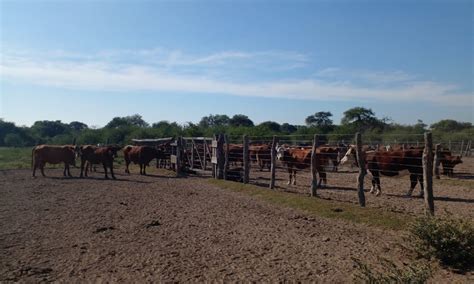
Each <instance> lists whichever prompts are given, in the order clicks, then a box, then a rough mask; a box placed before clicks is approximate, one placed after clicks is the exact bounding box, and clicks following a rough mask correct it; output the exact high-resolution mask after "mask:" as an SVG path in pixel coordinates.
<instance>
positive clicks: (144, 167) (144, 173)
mask: <svg viewBox="0 0 474 284" xmlns="http://www.w3.org/2000/svg"><path fill="white" fill-rule="evenodd" d="M143 175H144V176H146V164H143Z"/></svg>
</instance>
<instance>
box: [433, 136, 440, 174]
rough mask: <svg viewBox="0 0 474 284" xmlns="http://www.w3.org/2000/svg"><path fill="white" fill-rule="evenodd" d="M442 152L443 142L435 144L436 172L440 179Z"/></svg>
mask: <svg viewBox="0 0 474 284" xmlns="http://www.w3.org/2000/svg"><path fill="white" fill-rule="evenodd" d="M440 152H441V144H439V143H438V144H436V146H435V156H434V173H435V178H436V179H440V176H439V164H440V162H441V161H440V154H441V153H440Z"/></svg>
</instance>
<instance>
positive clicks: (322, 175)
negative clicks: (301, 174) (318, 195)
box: [318, 171, 328, 188]
mask: <svg viewBox="0 0 474 284" xmlns="http://www.w3.org/2000/svg"><path fill="white" fill-rule="evenodd" d="M327 183H328V181H327V176H326V172H325V171H319V185H318V187H319V188H324V187H326V186H327Z"/></svg>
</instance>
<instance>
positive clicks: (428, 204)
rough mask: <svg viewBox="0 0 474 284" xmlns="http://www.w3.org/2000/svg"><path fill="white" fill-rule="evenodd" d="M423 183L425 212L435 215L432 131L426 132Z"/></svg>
mask: <svg viewBox="0 0 474 284" xmlns="http://www.w3.org/2000/svg"><path fill="white" fill-rule="evenodd" d="M423 183H424V185H425V188H424V196H425V214H427V215H428V214H429V215H434V201H433V139H432V136H431V132H426V133H425V150H424V151H423Z"/></svg>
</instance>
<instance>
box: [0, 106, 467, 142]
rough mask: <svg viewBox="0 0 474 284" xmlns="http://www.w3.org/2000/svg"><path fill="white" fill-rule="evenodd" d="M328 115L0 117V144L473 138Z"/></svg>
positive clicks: (461, 128) (353, 113) (371, 117)
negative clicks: (295, 118) (258, 119)
mask: <svg viewBox="0 0 474 284" xmlns="http://www.w3.org/2000/svg"><path fill="white" fill-rule="evenodd" d="M332 116H333V115H332V113H331V112H328V111H320V112H316V113H314V114H312V115H309V116H308V117H307V118H306V119H305V124H304V125H292V124H289V123H282V124H280V123H277V122H274V121H265V122H262V123H260V124H257V125H255V124H254V122H253V121H252V120H251V119H250V118H249V117H248V116H246V115H243V114H236V115H234V116H232V117H229V116H227V115H225V114H211V115H208V116H204V117H202V118H201V120H200V121H199V122H198V123H192V122H188V123H185V124H178V123H176V122H169V121H159V122H156V123H152V124H149V123H148V122H146V121H145V120H144V119H143V118H142V116H141V115H139V114H135V115H131V116H125V117H114V118H113V119H112V120H111V121H110V122H109V123H107V124H106V125H105V126H104V127H102V128H93V127H89V126H88V125H87V124H85V123H82V122H80V121H73V122H71V123H63V122H61V121H60V120H55V121H52V120H42V121H36V122H35V123H34V124H33V125H32V126H31V127H25V126H16V125H15V124H14V123H13V122H7V121H4V120H3V119H0V146H3V147H5V146H6V147H25V146H34V145H38V144H70V143H72V141H76V143H78V144H98V143H103V144H104V143H109V144H121V145H124V144H128V143H130V142H131V139H133V138H137V139H144V138H160V137H177V136H194V137H196V136H207V137H209V136H212V135H214V134H217V133H225V134H228V135H231V136H241V135H244V134H247V135H249V136H272V135H295V136H296V135H307V136H311V135H313V134H322V135H323V137H331V136H333V137H337V138H334V139H338V140H345V141H347V142H350V141H351V139H352V138H353V134H354V133H355V132H361V133H362V134H363V135H364V138H365V139H368V140H370V141H374V142H375V141H380V142H383V141H393V137H396V139H398V140H399V141H403V142H404V141H409V142H414V141H417V140H420V139H421V136H418V135H416V134H420V135H421V134H423V133H424V132H425V131H427V130H430V131H432V132H433V136H434V139H435V140H437V141H440V142H447V141H449V140H452V141H461V140H469V139H472V138H473V134H474V127H473V125H472V123H470V122H459V121H455V120H451V119H443V120H440V121H438V122H436V123H434V124H431V125H430V126H428V125H426V124H425V123H423V121H421V120H418V121H417V122H416V123H414V124H412V125H401V124H398V123H396V122H394V121H392V120H391V119H389V118H378V117H376V115H375V113H374V112H373V111H372V110H371V109H368V108H364V107H354V108H351V109H348V110H347V111H345V112H344V113H343V117H342V119H341V122H340V124H338V125H337V124H334V121H333V119H332Z"/></svg>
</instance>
